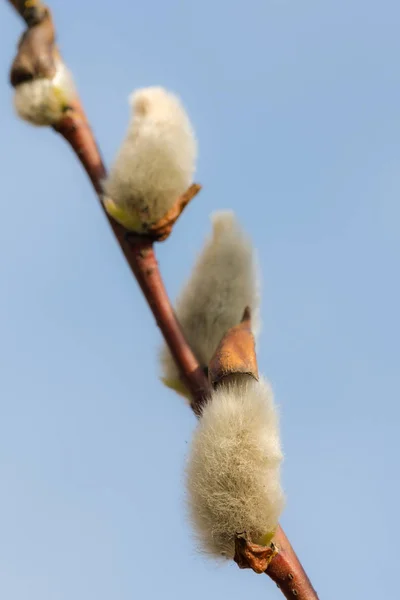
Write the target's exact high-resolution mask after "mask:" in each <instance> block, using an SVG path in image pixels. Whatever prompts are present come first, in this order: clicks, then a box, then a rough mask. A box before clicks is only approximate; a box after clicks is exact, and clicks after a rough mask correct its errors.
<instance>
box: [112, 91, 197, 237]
mask: <svg viewBox="0 0 400 600" xmlns="http://www.w3.org/2000/svg"><path fill="white" fill-rule="evenodd" d="M130 103H131V106H132V110H133V114H132V117H131V120H130V123H129V127H128V132H127V134H126V137H125V139H124V141H123V143H122V145H121V148H120V150H119V153H118V155H117V157H116V159H115V162H114V165H113V166H112V168H111V170H110V174H109V176H108V178H107V179H106V180H105V181H104V183H103V189H104V205H105V207H106V210H107V211H108V212H109V213H110V214H111V215H112V216H114V218H115V219H116V220H118V221H120V222H121V223H122V224H123V225H124V226H125V227H127V228H128V229H132V230H134V231H137V232H143V231H145V230H146V227H147V226H148V225H151V224H153V223H156V222H157V221H159V220H160V219H161V218H162V217H164V215H165V214H166V213H167V212H168V210H169V209H170V208H171V207H172V206H173V204H174V203H175V201H176V200H177V198H178V197H179V196H181V195H182V194H183V193H184V192H185V191H186V190H187V188H188V187H189V186H190V185H191V183H192V182H193V175H194V171H195V162H196V155H197V144H196V139H195V135H194V131H193V128H192V125H191V123H190V120H189V117H188V115H187V114H186V112H185V109H184V107H183V106H182V104H181V102H180V100H179V99H178V98H177V97H176V96H175V95H174V94H171V93H170V92H168V91H167V90H165V89H163V88H161V87H150V88H144V89H139V90H137V91H136V92H134V93H133V94H132V95H131V97H130Z"/></svg>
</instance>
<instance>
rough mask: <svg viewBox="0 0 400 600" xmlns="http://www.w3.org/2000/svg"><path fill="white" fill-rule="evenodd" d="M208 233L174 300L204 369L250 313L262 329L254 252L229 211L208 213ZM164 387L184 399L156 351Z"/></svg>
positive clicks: (171, 365) (167, 358)
mask: <svg viewBox="0 0 400 600" xmlns="http://www.w3.org/2000/svg"><path fill="white" fill-rule="evenodd" d="M212 226H213V229H212V234H211V236H210V238H209V239H208V240H207V242H206V244H205V246H204V248H203V250H202V252H201V254H200V256H199V257H198V260H197V262H196V264H195V266H194V268H193V272H192V275H191V277H190V279H189V280H188V282H187V283H186V285H185V287H184V289H183V290H182V292H181V294H180V295H179V297H178V300H177V302H176V307H175V312H176V314H177V317H178V320H179V322H180V324H181V326H182V329H183V332H184V334H185V337H186V339H187V341H188V343H189V345H190V346H191V348H192V350H193V352H194V353H195V355H196V358H197V359H198V361H199V363H200V365H201V367H203V368H204V367H207V366H208V364H209V362H210V360H211V358H212V356H213V355H214V352H215V351H216V349H217V346H218V344H219V342H220V341H221V339H222V338H223V336H224V335H225V334H226V333H227V331H228V330H229V329H230V328H231V327H234V326H235V325H237V324H238V323H240V320H241V318H242V316H243V312H244V309H245V308H246V307H247V306H248V307H249V308H250V309H251V316H252V330H253V333H254V335H255V336H257V334H258V332H259V329H260V320H259V300H260V297H259V296H260V289H259V287H260V285H259V276H258V269H257V266H256V260H255V252H254V249H253V247H252V244H251V242H250V240H249V239H248V238H247V237H246V235H245V234H244V232H243V230H242V229H241V227H240V225H239V223H238V221H237V219H236V217H235V214H234V213H233V212H232V211H220V212H217V213H215V214H214V215H212ZM160 362H161V368H162V380H163V382H164V384H165V385H167V386H168V387H171V388H172V389H174V390H175V391H177V392H178V393H181V394H182V395H185V396H187V394H188V393H187V391H186V389H185V387H184V386H183V384H182V383H181V382H180V378H179V371H178V369H177V367H176V365H175V362H174V360H173V358H172V355H171V353H170V351H169V349H168V348H167V346H163V347H162V349H161V352H160Z"/></svg>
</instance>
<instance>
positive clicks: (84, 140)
mask: <svg viewBox="0 0 400 600" xmlns="http://www.w3.org/2000/svg"><path fill="white" fill-rule="evenodd" d="M8 1H9V3H10V4H11V5H12V6H14V8H15V9H16V10H17V12H18V13H19V14H20V15H21V16H22V18H23V19H24V20H25V22H26V23H27V25H28V32H27V33H26V36H28V37H29V35H31V36H32V35H33V34H30V31H32V29H33V28H34V27H35V26H37V25H40V24H41V23H42V22H43V21H44V20H45V19H46V16H48V17H49V18H50V19H51V15H50V11H49V9H48V8H47V7H46V6H45V5H44V4H43V3H42V2H40V0H8ZM47 31H49V30H47ZM26 36H25V37H26ZM40 37H41V40H42V42H41V44H42V49H43V47H44V45H45V44H44V45H43V39H45V40H46V39H50V38H49V37H47V38H46V36H38V38H40ZM31 39H32V37H31ZM23 40H24V37H23V38H22V41H23ZM21 45H22V44H21ZM39 46H40V44H36V45H35V44H32V45H31V49H30V52H31V53H32V60H33V63H32V64H38V63H40V56H39V55H38V53H39ZM51 46H53V48H55V46H54V38H53V39H52V40H51V44H50V47H51ZM26 73H29V68H27V70H26ZM35 76H38V74H37V70H36V71H35V70H33V72H32V77H35ZM29 77H30V76H29ZM19 82H20V81H19ZM17 83H18V82H17ZM54 129H55V130H56V131H57V132H58V133H60V134H61V135H62V136H63V137H64V139H65V140H66V141H67V142H68V143H69V144H70V146H71V147H72V149H73V151H74V152H75V154H76V156H77V157H78V159H79V161H80V162H81V164H82V166H83V168H84V169H85V171H86V173H87V175H88V177H89V179H90V181H91V183H92V185H93V187H94V189H95V191H96V193H97V195H98V198H99V200H100V205H101V207H102V209H103V211H104V213H105V214H106V217H107V219H108V221H109V223H110V226H111V228H112V230H113V232H114V234H115V236H116V238H117V240H118V243H119V245H120V247H121V250H122V252H123V254H124V256H125V258H126V260H127V262H128V264H129V266H130V268H131V270H132V272H133V273H134V275H135V277H136V280H137V281H138V283H139V285H140V287H141V289H142V292H143V294H144V296H145V298H146V300H147V302H148V304H149V306H150V308H151V310H152V312H153V315H154V317H155V320H156V322H157V324H158V326H159V328H160V330H161V332H162V334H163V336H164V338H165V341H166V343H167V345H168V347H169V349H170V351H171V354H172V355H173V357H174V359H175V361H176V363H177V365H178V366H179V369H180V371H181V374H182V377H183V380H184V382H185V384H186V386H187V388H188V389H189V390H190V392H191V395H192V408H193V410H194V412H195V413H196V414H197V415H199V414H200V412H201V407H202V405H203V403H204V401H205V399H206V398H207V396H208V394H209V392H210V389H211V388H210V384H209V382H208V379H207V376H206V375H205V373H204V372H203V370H202V369H201V368H200V365H199V363H198V361H197V359H196V357H195V356H194V354H193V352H192V350H191V348H190V347H189V345H188V343H187V342H186V340H185V337H184V335H183V333H182V329H181V327H180V325H179V323H178V321H177V319H176V316H175V314H174V311H173V309H172V306H171V303H170V301H169V298H168V295H167V292H166V290H165V287H164V284H163V281H162V278H161V274H160V271H159V268H158V264H157V260H156V256H155V252H154V239H150V238H144V237H142V238H138V237H136V238H134V237H132V235H131V234H129V232H127V230H126V229H124V227H122V226H121V225H120V224H119V223H117V222H116V221H114V220H113V219H112V218H111V217H109V215H108V214H107V213H106V212H105V210H104V206H103V204H102V201H101V193H102V186H101V181H102V179H103V178H104V177H105V175H106V170H105V167H104V164H103V161H102V158H101V155H100V151H99V148H98V145H97V143H96V140H95V138H94V135H93V132H92V130H91V127H90V125H89V123H88V120H87V118H86V116H85V113H84V111H83V108H82V106H81V105H80V103H79V100H77V101H76V103H75V104H74V105H73V106H71V107H70V109H69V110H68V111H67V113H66V114H65V116H64V117H63V118H62V120H61V122H60V123H58V125H57V126H56V127H55V128H54ZM197 191H198V189H197V188H196V189H191V190H188V192H187V194H185V195H184V197H182V198H180V199H178V200H177V203H176V206H175V208H174V210H175V212H174V211H172V213H171V215H169V218H168V219H167V220H166V222H163V223H159V224H158V226H159V230H160V231H161V232H163V234H164V233H165V232H166V233H167V235H168V233H169V230H170V229H171V228H172V225H173V223H174V222H175V220H176V219H177V218H178V216H179V215H180V213H181V212H182V210H183V208H184V207H185V206H186V204H187V202H188V201H189V200H190V199H191V197H193V195H194V194H195V193H197ZM156 229H157V228H156ZM160 231H159V232H158V233H160ZM153 236H154V238H155V237H157V232H156V231H154V232H153ZM158 237H160V236H158ZM258 548H259V549H258V550H257V552H258V553H259V554H258V557H260V556H261V558H262V559H263V560H267V562H266V563H265V564H266V565H267V567H266V571H265V572H266V574H267V575H269V576H270V577H271V579H272V580H273V581H275V583H277V585H278V586H279V587H280V588H281V590H282V592H283V594H284V595H285V596H286V598H291V599H292V600H293V598H296V600H316V599H317V595H316V593H315V590H314V589H313V587H312V585H311V583H310V581H309V579H308V577H307V575H306V573H305V571H304V569H303V568H302V566H301V564H300V562H299V560H298V558H297V556H296V554H295V553H294V551H293V549H292V547H291V545H290V543H289V541H288V540H287V538H286V536H285V534H284V532H283V531H282V529H281V528H280V527H278V530H277V532H276V535H275V537H274V539H273V545H272V546H271V548H269V549H268V548H267V549H266V551H265V550H264V551H263V549H262V548H261V550H260V547H258ZM252 550H254V548H253V549H252V547H251V545H249V546H248V547H246V548H244V547H242V557H241V559H240V560H241V562H240V561H239V563H240V566H241V567H245V566H246V561H247V564H248V566H249V567H251V564H250V563H251V553H252Z"/></svg>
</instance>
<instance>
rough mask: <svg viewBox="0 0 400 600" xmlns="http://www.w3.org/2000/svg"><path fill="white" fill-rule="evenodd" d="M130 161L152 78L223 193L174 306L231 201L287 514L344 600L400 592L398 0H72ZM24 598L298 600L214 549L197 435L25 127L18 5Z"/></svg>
mask: <svg viewBox="0 0 400 600" xmlns="http://www.w3.org/2000/svg"><path fill="white" fill-rule="evenodd" d="M52 8H53V9H54V15H55V18H56V22H57V28H58V32H59V41H60V44H61V48H62V51H63V54H64V57H65V60H66V61H67V62H68V64H69V65H70V67H71V68H72V70H73V71H74V74H75V78H76V82H77V85H78V88H79V90H80V92H81V95H82V98H83V101H84V103H85V105H86V108H87V112H88V114H89V116H90V119H91V121H92V124H93V126H94V129H95V132H96V136H97V138H98V141H99V143H100V145H101V148H102V150H103V153H104V156H105V159H106V161H107V163H109V162H110V161H111V160H112V158H113V157H114V155H115V152H116V150H117V148H118V146H119V143H120V140H121V138H122V136H123V134H124V130H125V127H126V124H127V119H128V104H127V97H128V95H129V93H130V92H131V91H132V89H133V88H135V87H142V86H147V85H154V84H160V85H164V86H166V87H168V88H169V89H171V90H173V91H175V92H177V93H179V94H180V95H181V97H182V99H183V100H184V102H185V104H186V106H187V108H188V111H189V113H190V115H191V117H192V120H193V122H194V125H195V128H196V131H197V134H198V138H199V143H200V159H199V166H198V174H197V180H198V181H200V182H201V183H202V184H203V185H204V190H203V191H202V192H201V194H200V195H199V196H198V198H197V199H196V200H195V201H194V203H193V205H192V206H190V208H188V209H187V212H186V213H185V215H184V218H182V220H181V221H180V222H179V224H178V226H177V227H176V229H175V231H174V235H173V236H172V238H171V239H170V240H169V241H168V242H166V243H165V244H163V245H162V246H160V247H159V248H158V254H159V258H160V263H161V268H162V272H163V274H164V275H165V279H166V283H167V286H168V290H169V292H170V293H171V295H172V296H173V297H174V296H176V294H177V292H178V290H179V288H180V286H181V284H182V282H183V281H184V279H185V278H186V277H187V276H188V274H189V272H190V267H191V264H192V263H193V260H194V258H195V256H196V252H197V251H198V250H199V249H200V247H201V245H202V242H203V239H204V237H205V236H206V235H207V232H208V230H209V214H210V213H211V212H212V211H213V210H215V209H218V208H232V209H234V210H235V211H236V213H237V214H238V216H239V218H240V220H241V222H242V223H243V226H244V227H245V228H246V230H247V231H248V232H249V233H250V234H251V236H252V238H253V240H254V244H255V246H256V248H257V249H258V252H259V256H260V261H261V264H262V273H263V306H262V308H263V322H264V327H263V333H262V336H261V342H260V349H259V367H260V371H261V372H262V373H263V374H264V375H266V376H267V377H269V378H270V380H271V382H272V384H273V387H274V390H275V394H276V399H277V402H278V404H279V407H280V412H281V422H282V437H283V444H284V450H285V463H284V469H283V479H284V486H285V490H286V493H287V508H286V510H285V513H284V515H283V518H282V524H283V526H284V528H285V530H286V532H287V534H288V536H289V538H290V539H291V541H292V544H293V545H294V547H295V549H296V550H297V552H298V554H299V556H300V558H301V560H302V561H303V563H304V565H305V567H306V569H307V571H308V573H309V575H310V577H311V579H312V581H313V583H314V585H315V587H316V588H317V590H318V592H319V593H320V596H321V600H322V599H323V600H336V599H337V598H340V599H341V600H354V599H358V598H360V599H361V598H363V599H365V600H375V599H376V598H383V597H393V598H394V597H395V595H396V593H397V591H398V589H397V588H398V585H397V584H395V588H394V589H393V588H392V586H393V584H394V582H395V580H396V577H397V572H398V560H397V553H398V548H397V547H398V537H399V533H400V531H399V529H400V528H399V517H398V506H399V500H400V498H399V496H400V493H399V492H400V485H399V458H400V442H399V418H400V409H399V399H400V398H399V389H400V368H399V364H400V342H399V340H400V320H399V305H400V283H399V255H400V204H399V198H400V170H399V164H400V118H399V107H400V69H399V55H400V36H399V19H400V5H399V3H398V1H397V0H380V1H379V2H377V1H372V0H325V1H324V2H321V1H317V0H303V1H302V2H299V1H298V0H296V1H295V0H247V1H244V0H241V1H235V0H229V1H228V0H218V2H216V1H215V2H212V1H211V0H202V1H201V2H200V1H198V0H186V1H184V0H168V1H166V0H148V1H146V2H141V3H139V2H132V1H131V0H119V1H118V2H115V3H112V2H105V1H104V0H99V1H98V2H82V1H78V0H71V1H70V2H62V1H61V0H54V1H53V2H52ZM0 27H1V34H0V72H1V73H2V81H3V85H2V86H1V87H0V161H1V166H2V168H1V176H2V199H1V206H2V218H1V219H0V280H1V294H0V479H1V494H0V596H1V598H4V599H6V600H72V599H73V600H89V599H93V600H110V598H115V599H118V600H131V599H133V598H144V599H151V600H153V599H156V598H163V599H165V600H167V599H171V600H179V599H181V598H182V599H183V598H187V597H190V598H191V599H192V600H202V599H204V598H205V597H206V598H207V599H209V600H212V599H213V598H216V599H217V598H218V599H220V598H229V599H230V600H235V599H238V600H239V599H242V598H244V597H246V598H250V597H254V598H256V597H258V596H260V597H262V598H271V600H272V599H278V598H280V597H281V595H280V593H279V591H278V590H277V589H276V588H275V586H274V584H273V583H272V582H271V581H270V580H269V579H268V578H267V577H265V576H256V575H255V574H253V573H251V572H247V571H246V572H244V571H240V570H239V569H238V568H237V567H236V565H234V564H227V565H226V566H222V567H221V566H216V565H215V564H214V563H213V562H212V561H209V560H207V559H205V558H204V557H203V556H201V555H200V554H199V553H198V552H197V550H196V547H195V544H194V542H193V538H192V534H191V530H190V528H189V526H188V524H187V521H186V517H185V492H184V485H183V482H184V478H183V473H184V467H185V459H186V456H187V451H188V444H189V443H190V439H191V434H192V431H193V428H194V427H195V425H196V420H195V418H194V416H193V415H192V414H191V412H190V410H189V409H188V408H187V407H186V406H185V405H184V403H183V402H182V401H181V399H180V398H178V397H176V396H175V395H174V394H173V393H172V392H170V391H168V390H166V389H164V388H163V387H162V385H161V383H160V382H159V380H158V375H159V371H158V367H157V348H158V346H159V344H160V335H159V333H158V331H157V329H156V327H155V325H154V323H153V319H152V317H151V314H150V312H149V310H148V308H147V306H146V305H145V303H144V301H143V299H142V297H141V294H140V292H139V290H138V287H137V285H136V283H135V281H134V280H133V278H132V277H131V275H130V272H129V270H128V268H127V266H126V264H125V262H124V260H123V259H122V256H121V253H120V251H119V248H118V246H117V245H116V243H115V241H114V239H113V237H112V235H111V233H110V231H109V227H108V225H107V223H106V221H105V219H104V217H103V215H102V214H101V211H100V210H99V208H98V206H97V204H96V199H95V197H94V194H93V192H92V190H91V188H90V185H89V183H88V181H87V180H86V178H85V176H84V174H83V172H82V170H81V168H80V166H79V165H78V164H77V162H76V160H75V158H74V157H73V155H72V153H71V151H70V150H69V148H68V147H67V145H66V144H65V143H64V142H63V141H62V140H61V139H58V138H57V136H56V135H55V134H54V133H52V132H51V131H50V130H43V129H35V128H33V127H30V126H28V125H27V124H25V123H22V122H19V121H18V120H17V119H16V118H15V117H14V114H13V110H12V91H11V89H10V88H9V86H8V83H7V73H8V68H9V65H10V63H11V60H12V57H13V53H14V48H15V44H16V41H17V38H18V35H19V33H20V32H21V30H22V27H21V23H20V21H19V20H18V19H17V17H16V15H14V14H13V13H12V11H11V10H10V8H9V6H7V2H4V1H3V2H1V4H0Z"/></svg>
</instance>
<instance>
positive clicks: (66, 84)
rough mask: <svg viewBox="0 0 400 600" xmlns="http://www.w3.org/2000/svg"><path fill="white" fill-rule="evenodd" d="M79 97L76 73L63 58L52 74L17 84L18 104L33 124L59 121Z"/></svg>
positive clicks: (21, 112)
mask: <svg viewBox="0 0 400 600" xmlns="http://www.w3.org/2000/svg"><path fill="white" fill-rule="evenodd" d="M74 97H75V86H74V82H73V79H72V76H71V74H70V72H69V70H68V69H67V67H66V66H65V64H64V63H63V62H61V61H58V62H57V64H56V69H55V74H54V76H53V77H51V78H46V77H38V78H36V79H31V80H29V81H24V82H23V83H19V84H18V85H17V86H16V87H15V94H14V106H15V109H16V111H17V113H18V115H19V116H20V117H21V119H24V120H25V121H28V122H29V123H32V125H47V126H50V125H56V124H57V123H58V122H59V121H60V120H61V119H62V117H63V116H64V113H65V111H66V110H67V109H68V108H69V106H70V104H71V102H72V101H73V99H74Z"/></svg>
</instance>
